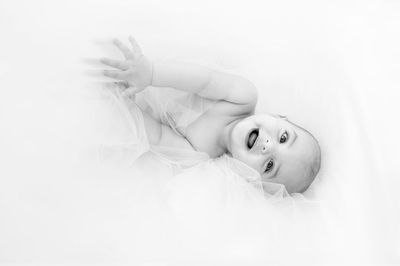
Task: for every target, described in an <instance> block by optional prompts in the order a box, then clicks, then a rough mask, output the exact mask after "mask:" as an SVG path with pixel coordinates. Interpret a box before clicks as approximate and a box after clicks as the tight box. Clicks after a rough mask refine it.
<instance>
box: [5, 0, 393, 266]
mask: <svg viewBox="0 0 400 266" xmlns="http://www.w3.org/2000/svg"><path fill="white" fill-rule="evenodd" d="M399 12H400V9H399V6H398V4H396V3H395V2H391V1H363V2H358V1H339V2H337V1H335V2H334V3H333V2H332V3H328V2H315V1H305V2H304V1H302V2H301V3H300V2H297V1H291V0H290V1H285V2H276V1H270V2H268V1H267V2H265V1H260V2H253V1H247V2H246V3H235V2H233V1H219V2H215V1H202V2H201V3H200V2H195V3H190V2H188V1H115V0H114V1H85V2H82V1H68V2H62V3H61V2H56V1H2V2H1V3H0V32H1V34H2V35H1V43H0V48H1V49H0V80H1V92H2V96H1V97H0V147H1V148H0V158H1V162H2V163H1V167H0V262H6V263H7V262H9V263H14V262H18V263H28V264H29V263H33V264H34V263H46V262H50V263H100V262H102V263H121V264H122V263H132V264H133V265H140V264H142V265H153V264H154V265H196V263H197V264H199V265H208V264H209V265H215V264H218V265H224V264H227V265H234V264H235V263H236V264H238V265H244V264H246V265H257V263H259V264H260V265H266V263H271V264H274V263H275V264H291V265H293V264H296V263H298V264H300V265H302V264H303V263H314V264H317V265H320V264H328V263H332V264H351V265H355V264H360V265H361V264H362V265H364V264H367V263H369V264H382V263H396V262H399V254H400V250H399V246H400V242H399V238H400V230H399V224H400V219H399V218H400V216H399V213H400V212H399V211H400V206H399V197H398V196H397V195H398V193H397V189H398V187H400V182H399V180H400V179H399V178H400V173H399V170H398V167H396V164H397V160H396V159H397V158H398V156H397V153H398V151H399V150H400V147H399V141H398V140H397V137H398V136H399V135H400V128H399V123H398V118H397V114H398V113H399V108H398V97H396V96H397V95H398V89H399V85H400V80H399V74H398V73H399V70H400V69H399V64H398V61H399V58H400V57H399V56H400V52H399V49H398V47H400V39H399V37H398V36H399V28H400V27H399V25H400V20H399V16H398V14H399ZM129 34H132V35H134V36H135V37H136V39H137V40H138V42H139V44H140V45H141V47H142V49H143V51H144V53H146V54H148V55H149V56H150V57H151V58H153V59H156V60H157V59H167V58H174V59H178V60H184V61H190V62H194V63H200V64H204V65H207V66H210V67H212V66H215V67H216V68H220V69H224V70H226V71H231V72H233V73H237V74H240V75H243V76H245V77H247V78H248V79H250V80H252V81H253V82H254V83H255V85H256V86H257V87H258V88H259V90H260V101H259V107H258V109H257V111H258V112H262V111H268V112H273V113H279V114H284V115H287V116H288V117H289V119H291V120H293V121H295V122H297V123H299V124H300V125H302V126H304V127H305V128H307V129H309V130H310V131H311V132H313V133H314V134H315V135H316V137H317V139H319V142H320V144H321V146H322V153H323V164H322V169H321V172H320V174H319V176H318V179H317V180H316V182H315V183H314V184H313V186H312V187H311V189H310V190H309V191H307V192H306V193H305V194H304V196H305V198H306V201H307V202H306V204H303V203H304V201H303V199H300V198H290V200H288V201H286V200H285V201H281V202H280V203H282V204H281V205H282V207H281V208H279V206H278V204H276V205H273V204H270V205H268V206H266V205H257V204H254V205H251V204H249V202H247V203H245V204H242V203H243V201H238V197H237V195H239V193H237V188H238V186H239V185H238V184H240V182H239V183H233V182H230V181H229V182H227V180H226V179H218V178H211V177H213V176H214V175H213V173H214V171H213V170H212V169H213V167H216V168H218V165H211V166H210V165H208V166H204V165H203V166H201V167H206V169H205V170H206V171H208V172H207V173H209V175H205V178H204V179H195V180H194V179H193V177H194V176H198V175H197V174H193V175H192V174H190V173H186V175H181V176H179V177H178V178H176V179H174V180H165V179H163V178H162V177H163V176H164V175H165V174H166V173H167V172H166V171H168V168H164V167H163V165H162V164H160V165H157V167H155V169H154V174H152V175H151V177H152V178H143V177H145V176H147V175H145V174H144V173H143V171H145V170H143V169H134V170H132V171H137V172H132V175H127V174H126V171H127V169H123V170H124V171H120V172H118V173H115V171H114V170H115V169H108V168H101V166H99V164H98V161H97V159H98V157H96V156H97V155H98V153H97V151H96V150H95V149H92V147H93V146H94V145H96V144H97V143H99V141H101V136H100V134H98V130H100V129H99V124H98V123H97V121H98V120H97V118H99V114H101V112H103V111H104V109H102V105H101V104H99V102H101V101H99V100H101V98H99V93H98V90H99V89H101V88H102V84H101V83H99V82H94V80H95V78H94V77H93V76H95V75H87V74H88V73H87V72H86V70H90V69H99V68H101V66H100V65H97V64H91V65H90V64H87V62H88V61H90V60H87V59H93V58H94V59H95V58H98V57H101V56H120V55H119V54H118V52H117V51H116V49H114V48H113V47H112V45H111V39H112V38H113V37H119V38H121V39H126V37H127V36H128V35H129ZM98 80H99V81H105V80H101V79H98ZM104 115H107V114H106V113H104ZM106 121H109V122H110V120H106ZM114 122H115V123H118V121H114ZM114 137H116V139H118V135H114ZM144 159H145V160H151V159H152V158H144ZM203 170H204V169H203ZM203 170H202V169H192V170H191V171H198V173H202V171H203ZM220 170H221V169H219V170H217V169H216V171H220ZM167 181H171V182H167ZM239 187H240V186H239ZM239 190H240V193H242V192H243V190H242V188H241V189H239ZM232 191H234V193H232ZM246 193H248V191H247V192H246ZM250 194H251V193H250ZM229 195H233V196H234V197H230V198H229ZM246 195H248V194H246ZM251 195H253V194H251ZM206 196H209V197H206ZM166 198H167V199H168V201H163V200H164V199H166ZM205 198H206V199H208V200H206V201H205V200H204V199H205ZM245 198H246V197H245ZM227 199H230V200H228V203H231V204H229V205H226V204H225V203H226V200H227ZM252 199H253V200H254V198H252ZM235 200H236V203H237V204H234V203H235ZM310 201H311V203H310ZM256 202H260V201H258V200H257V199H256ZM291 204H293V205H291ZM227 206H228V207H229V208H228V207H227ZM249 206H251V207H249ZM221 210H222V212H221ZM249 262H251V263H250V264H249ZM152 263H153V264H152Z"/></svg>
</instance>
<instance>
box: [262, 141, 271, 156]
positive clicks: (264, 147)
mask: <svg viewBox="0 0 400 266" xmlns="http://www.w3.org/2000/svg"><path fill="white" fill-rule="evenodd" d="M271 145H272V143H271V141H270V140H269V139H268V138H267V139H265V140H263V141H262V142H261V143H260V150H261V152H262V153H263V154H265V153H267V152H269V151H270V150H271V148H272V147H271Z"/></svg>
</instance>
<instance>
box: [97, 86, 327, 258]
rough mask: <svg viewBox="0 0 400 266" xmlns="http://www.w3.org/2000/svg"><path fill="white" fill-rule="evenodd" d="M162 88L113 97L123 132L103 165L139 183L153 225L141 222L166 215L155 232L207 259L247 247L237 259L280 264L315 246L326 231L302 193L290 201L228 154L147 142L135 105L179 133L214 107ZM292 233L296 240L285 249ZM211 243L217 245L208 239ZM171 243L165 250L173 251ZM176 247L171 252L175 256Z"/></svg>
mask: <svg viewBox="0 0 400 266" xmlns="http://www.w3.org/2000/svg"><path fill="white" fill-rule="evenodd" d="M161 89H164V88H150V89H148V90H147V91H145V92H142V93H140V94H138V95H136V99H135V100H136V101H137V103H138V104H135V102H134V100H133V99H130V98H129V97H126V96H124V95H123V94H122V93H121V92H120V91H119V90H113V91H114V93H112V94H111V95H112V98H113V100H112V101H113V106H114V107H113V109H112V110H117V112H116V113H115V114H114V115H115V116H119V117H120V118H122V119H120V122H121V124H120V125H119V126H120V129H123V130H117V131H119V132H118V134H115V131H114V133H113V136H108V139H107V141H105V142H104V143H103V148H102V150H101V158H102V163H107V162H113V163H116V165H117V168H118V171H119V170H120V169H124V175H127V176H128V177H127V178H131V179H136V181H135V182H136V183H137V184H138V185H137V186H138V188H137V190H136V189H135V191H132V193H133V194H135V197H137V198H138V201H140V202H145V203H143V205H144V206H146V212H145V213H146V215H149V217H150V218H144V219H145V220H146V219H147V220H152V218H154V216H157V217H158V216H159V215H161V217H162V218H160V220H162V223H163V225H162V226H161V225H160V224H157V225H156V226H155V227H151V228H153V229H150V231H152V230H162V231H163V232H165V230H167V231H168V232H169V233H170V234H172V235H173V236H171V237H173V238H174V239H175V237H177V236H178V238H179V239H180V240H179V241H182V242H183V243H190V246H186V247H182V250H183V251H182V252H186V253H185V254H186V256H190V254H191V253H190V252H195V253H196V252H200V251H199V249H200V250H201V249H203V248H206V249H207V252H208V254H211V253H212V252H214V251H215V252H216V253H215V254H213V256H214V255H215V256H218V255H217V254H220V253H218V252H222V253H221V254H224V255H223V256H228V257H229V256H231V255H229V254H230V252H235V250H234V249H236V248H238V247H239V248H240V247H241V246H242V245H243V246H246V245H249V246H251V247H253V249H252V250H241V251H240V252H241V253H240V252H239V253H238V254H234V255H232V256H233V257H235V256H236V257H237V255H239V257H240V256H242V255H243V254H244V255H243V256H245V257H246V256H254V258H257V259H262V260H264V259H268V261H271V262H273V261H274V260H275V261H276V262H279V261H281V260H282V256H281V255H278V254H282V250H286V248H287V246H288V245H289V246H290V245H294V246H293V249H296V245H298V244H299V241H301V242H302V245H303V244H305V245H310V241H311V242H312V241H314V240H315V238H313V237H310V235H313V233H314V232H316V231H315V230H318V229H317V228H320V229H323V228H321V226H322V225H323V224H324V223H323V222H321V218H322V216H321V213H320V209H319V205H318V204H317V203H315V202H310V201H308V200H306V199H305V198H304V197H303V196H302V195H301V194H294V195H293V194H292V195H289V194H288V193H287V192H286V189H285V188H284V186H283V185H280V184H274V183H266V182H262V181H261V179H260V175H259V174H258V173H257V172H256V171H255V170H253V169H252V168H250V167H248V166H247V165H246V164H244V163H242V162H240V161H238V160H236V159H233V158H231V157H230V156H228V155H223V156H221V157H219V158H216V159H212V158H210V157H209V156H208V155H207V154H206V153H203V152H198V151H195V150H188V149H179V148H174V147H165V146H163V147H161V146H155V145H150V144H149V143H148V141H147V137H146V134H145V128H144V124H143V116H142V112H141V109H140V108H139V107H138V105H140V106H141V108H142V109H143V108H144V109H146V110H147V111H150V112H153V115H154V116H155V117H156V118H158V119H160V120H161V121H162V122H164V123H167V124H169V125H170V126H171V127H172V128H173V129H174V130H176V131H177V133H178V134H179V132H182V130H184V129H185V127H186V126H187V125H189V124H190V123H191V122H192V121H194V120H195V119H196V118H197V117H198V116H199V115H200V114H201V113H202V112H204V111H205V110H206V109H207V108H209V107H210V106H212V104H213V102H212V101H208V100H205V99H202V98H200V97H198V96H196V95H190V94H187V93H182V92H177V91H175V90H171V89H166V90H163V91H161ZM111 120H112V121H114V120H116V119H115V118H114V119H111ZM121 132H124V133H122V134H121ZM115 136H117V137H115ZM111 139H113V141H110V140H111ZM147 206H152V208H150V210H148V209H147V208H148V207H147ZM149 213H152V214H151V215H150V214H149ZM160 213H161V214H160ZM138 215H139V214H138ZM139 216H140V215H139ZM147 220H146V221H147ZM156 220H158V219H156ZM170 222H171V223H170ZM165 224H167V225H165ZM147 228H149V227H148V226H147ZM160 228H164V229H160ZM292 234H293V237H294V238H293V239H292V240H293V241H291V242H288V241H287V239H291V235H292ZM210 238H212V239H213V240H212V241H210V240H206V239H210ZM230 238H234V239H230ZM199 239H202V240H199ZM318 239H319V238H318ZM325 239H328V238H327V236H326V237H325ZM194 240H195V241H194ZM170 241H171V240H166V243H164V244H166V245H167V246H169V245H170ZM202 241H206V242H207V245H208V247H205V246H204V243H205V242H202ZM226 241H228V242H229V241H233V242H229V243H228V242H226ZM246 242H248V243H247V244H246ZM314 244H315V248H312V249H308V250H309V251H310V250H311V251H312V252H314V251H316V250H318V248H319V246H318V243H314ZM160 245H161V244H160ZM176 245H178V244H177V243H175V244H173V245H172V246H173V248H172V247H171V250H170V251H169V252H171V253H174V254H175V255H176V251H177V249H176V248H177V246H176ZM178 246H179V245H178ZM163 247H164V246H163ZM219 248H222V249H225V250H218V249H219ZM323 248H326V246H325V247H323ZM211 250H214V251H211ZM266 250H269V251H270V252H265V251H266ZM279 250H281V251H280V252H279ZM209 252H211V253H209ZM243 252H244V253H243ZM276 252H278V253H276ZM302 252H303V251H301V249H300V250H299V254H294V256H298V257H299V256H308V255H310V254H308V253H307V252H306V253H302ZM200 253H201V252H200ZM196 254H197V253H196ZM314 255H315V254H314ZM274 256H275V257H274Z"/></svg>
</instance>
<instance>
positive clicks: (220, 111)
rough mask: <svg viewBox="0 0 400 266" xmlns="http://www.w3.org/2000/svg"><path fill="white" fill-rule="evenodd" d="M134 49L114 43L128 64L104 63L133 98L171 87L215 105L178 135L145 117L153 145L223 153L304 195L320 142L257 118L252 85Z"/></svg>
mask: <svg viewBox="0 0 400 266" xmlns="http://www.w3.org/2000/svg"><path fill="white" fill-rule="evenodd" d="M129 41H130V43H131V48H129V47H128V46H125V45H124V44H123V43H122V42H120V41H119V40H115V41H114V44H115V45H116V46H117V47H118V48H119V50H121V52H122V53H123V55H124V57H125V59H124V60H114V59H108V58H102V59H101V62H102V63H103V64H105V65H108V66H111V67H113V68H115V69H114V70H104V75H105V76H107V77H110V78H113V79H116V80H119V81H121V82H122V83H123V84H125V85H126V86H125V87H126V88H127V89H128V91H130V92H131V93H137V92H140V91H142V90H144V89H146V87H148V86H155V87H171V88H175V89H178V90H183V91H187V92H189V93H195V94H197V95H199V96H201V97H204V98H208V99H212V100H216V104H215V105H214V106H213V107H212V108H211V109H209V110H208V111H206V112H205V113H203V114H202V115H201V116H200V117H199V118H197V119H196V120H195V121H194V122H193V123H191V124H190V125H189V126H188V127H187V128H186V130H185V132H182V134H180V135H178V134H177V133H175V131H173V130H172V129H171V128H170V127H169V126H167V125H165V124H162V123H160V122H159V121H157V120H156V119H154V118H153V117H152V116H151V115H150V114H148V113H146V112H143V117H144V124H145V128H146V132H147V134H148V139H149V142H150V143H151V144H155V145H164V146H168V145H169V146H171V145H173V146H174V147H180V148H185V149H194V150H197V151H202V152H206V153H207V154H209V156H210V157H212V158H217V157H219V156H221V155H222V154H224V153H227V154H228V155H230V156H232V157H233V158H235V159H238V160H240V161H242V162H244V163H246V164H247V165H249V166H250V167H252V168H253V169H255V170H257V171H258V172H259V173H260V175H261V177H262V179H263V180H264V181H268V182H273V183H280V184H283V185H285V187H286V189H287V191H288V192H289V193H295V192H300V193H301V192H304V191H305V190H306V189H307V188H308V187H309V186H310V184H311V183H312V181H313V180H314V178H315V176H316V175H317V173H318V171H319V168H320V161H321V151H320V148H319V145H318V142H317V141H316V139H315V138H314V137H313V136H312V135H311V134H310V133H309V132H308V131H306V130H305V129H303V128H301V127H299V126H297V125H295V124H293V123H291V122H290V121H288V120H287V119H286V118H285V117H282V116H277V115H270V114H257V115H255V114H254V110H255V106H256V104H257V89H256V88H255V86H254V85H253V84H252V83H251V82H250V81H248V80H246V79H245V78H243V77H240V76H237V75H231V74H227V73H222V72H218V71H213V70H211V69H209V68H206V67H202V66H198V65H194V64H188V63H181V62H152V61H150V60H149V58H147V57H146V56H144V55H143V53H142V52H141V49H140V48H139V46H138V44H137V43H136V41H135V39H134V38H132V37H130V38H129Z"/></svg>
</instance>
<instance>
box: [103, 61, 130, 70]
mask: <svg viewBox="0 0 400 266" xmlns="http://www.w3.org/2000/svg"><path fill="white" fill-rule="evenodd" d="M100 62H101V63H103V64H105V65H107V66H111V67H115V68H118V69H121V70H127V69H128V68H129V65H128V63H126V62H123V61H119V60H114V59H110V58H101V59H100Z"/></svg>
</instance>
